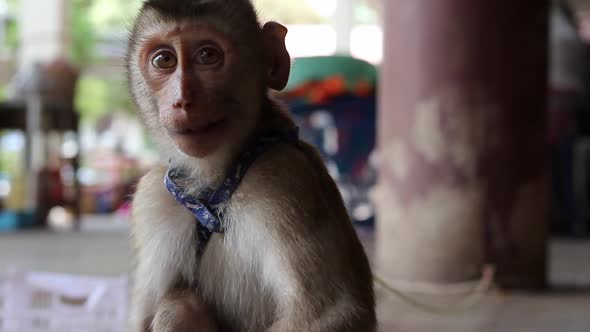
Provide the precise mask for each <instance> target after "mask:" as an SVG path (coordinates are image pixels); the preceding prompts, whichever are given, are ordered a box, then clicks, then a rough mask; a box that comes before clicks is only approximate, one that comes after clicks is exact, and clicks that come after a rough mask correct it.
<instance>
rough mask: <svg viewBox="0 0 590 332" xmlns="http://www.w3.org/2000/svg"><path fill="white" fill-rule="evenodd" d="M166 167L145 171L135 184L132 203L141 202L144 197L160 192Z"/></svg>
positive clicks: (159, 166) (160, 166)
mask: <svg viewBox="0 0 590 332" xmlns="http://www.w3.org/2000/svg"><path fill="white" fill-rule="evenodd" d="M165 176H166V167H165V166H163V165H157V166H154V167H152V168H151V169H150V170H149V171H147V172H146V173H145V174H144V175H143V176H142V177H141V179H140V180H139V182H138V183H137V187H136V190H135V195H134V201H135V200H141V199H142V198H143V197H144V196H145V195H152V194H156V193H158V192H162V191H163V190H162V189H163V188H162V187H163V183H164V177H165Z"/></svg>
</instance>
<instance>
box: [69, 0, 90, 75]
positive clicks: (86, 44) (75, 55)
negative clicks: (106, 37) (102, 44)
mask: <svg viewBox="0 0 590 332" xmlns="http://www.w3.org/2000/svg"><path fill="white" fill-rule="evenodd" d="M70 4H71V8H70V10H71V11H70V15H71V18H70V23H71V25H72V26H71V32H72V49H71V50H70V53H71V57H72V60H73V61H74V63H76V64H77V65H78V66H81V67H83V66H85V65H88V64H89V63H90V62H91V61H93V60H94V56H93V54H94V44H95V42H96V38H95V33H94V28H93V27H92V25H91V23H90V20H89V16H88V9H89V8H90V6H91V5H92V1H89V0H71V2H70Z"/></svg>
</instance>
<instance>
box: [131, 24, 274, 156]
mask: <svg viewBox="0 0 590 332" xmlns="http://www.w3.org/2000/svg"><path fill="white" fill-rule="evenodd" d="M242 47H243V46H242V45H238V44H237V43H236V42H235V41H234V40H232V39H231V38H230V37H229V36H227V35H226V34H224V33H223V32H221V31H219V30H216V29H215V28H214V27H213V26H212V25H211V24H205V23H199V22H190V23H177V24H172V25H163V26H161V29H158V30H157V31H154V32H152V33H151V34H150V35H149V36H148V38H145V39H144V40H143V42H142V44H141V46H140V47H139V52H138V53H137V57H138V61H139V69H140V71H141V74H142V76H143V78H144V79H145V82H146V84H147V86H148V88H149V90H150V93H151V95H152V97H153V99H154V104H155V105H154V106H155V107H156V108H157V112H158V119H159V125H160V126H161V127H162V129H163V130H164V131H165V133H166V134H167V135H168V136H169V137H170V138H171V139H172V140H173V141H174V142H175V144H176V145H177V147H178V148H179V149H180V150H181V151H182V152H184V153H185V154H187V155H189V156H192V157H197V158H203V157H206V156H208V155H210V154H212V153H214V152H215V151H216V150H218V149H219V148H220V147H223V146H224V145H228V144H235V143H236V142H235V141H236V140H241V139H243V138H244V136H246V134H247V132H248V131H251V130H252V127H253V126H254V124H255V122H256V118H257V113H258V112H259V111H260V108H261V104H260V103H261V96H262V93H263V91H264V89H265V87H264V85H263V70H262V68H261V65H262V59H256V56H255V54H254V53H250V52H246V50H243V49H242ZM259 54H261V55H262V54H263V53H262V52H259Z"/></svg>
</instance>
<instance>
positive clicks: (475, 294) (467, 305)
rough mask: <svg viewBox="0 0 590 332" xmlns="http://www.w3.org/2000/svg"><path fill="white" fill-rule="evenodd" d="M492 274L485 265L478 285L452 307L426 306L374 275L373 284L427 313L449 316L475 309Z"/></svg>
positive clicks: (491, 282)
mask: <svg viewBox="0 0 590 332" xmlns="http://www.w3.org/2000/svg"><path fill="white" fill-rule="evenodd" d="M494 273H495V268H494V266H492V265H486V266H484V268H483V271H482V277H481V279H480V280H479V282H478V284H477V285H476V286H475V287H474V288H473V289H472V290H471V291H470V292H469V293H468V294H466V295H465V296H464V297H463V298H462V299H461V300H460V301H459V302H456V303H454V304H452V305H445V306H435V305H430V304H426V303H424V302H421V301H418V300H416V299H413V298H412V297H410V296H409V295H407V294H405V293H404V292H403V291H401V290H399V289H396V288H395V287H393V286H391V285H390V284H389V283H388V282H387V281H385V280H384V279H383V278H382V277H380V276H377V275H374V276H373V278H374V280H375V283H377V284H379V285H381V286H382V287H383V288H384V289H385V290H387V291H388V292H389V293H391V294H393V295H396V296H397V297H399V298H400V299H401V300H403V301H404V302H406V303H408V304H410V305H412V306H414V307H416V308H418V309H420V310H423V311H426V312H429V313H433V314H438V315H451V314H459V313H463V312H466V311H468V310H469V309H471V308H473V307H475V305H477V304H478V303H479V302H480V300H481V299H482V298H483V296H484V295H485V294H486V293H487V292H488V290H489V289H490V288H491V287H492V285H493V283H494Z"/></svg>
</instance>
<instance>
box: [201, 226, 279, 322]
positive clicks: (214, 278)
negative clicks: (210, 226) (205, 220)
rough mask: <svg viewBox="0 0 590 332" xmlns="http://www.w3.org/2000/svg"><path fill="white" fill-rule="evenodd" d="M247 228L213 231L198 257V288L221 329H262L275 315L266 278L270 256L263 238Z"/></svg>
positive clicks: (274, 305) (274, 307)
mask: <svg viewBox="0 0 590 332" xmlns="http://www.w3.org/2000/svg"><path fill="white" fill-rule="evenodd" d="M237 228H239V227H237ZM250 232H251V230H239V229H236V227H230V228H229V229H228V230H227V231H226V232H225V233H224V234H214V235H213V236H212V237H211V238H210V239H209V242H208V244H207V247H206V249H205V250H204V251H203V254H202V256H201V257H200V263H199V269H198V277H197V280H198V284H199V288H200V290H201V292H202V293H203V296H204V297H205V301H206V302H207V303H208V304H209V305H210V306H211V307H212V309H214V310H215V312H216V315H217V318H218V320H219V324H220V326H221V328H222V331H263V330H264V329H266V328H267V327H268V326H270V325H271V324H272V322H273V320H274V317H275V310H276V303H275V301H274V300H273V298H272V297H271V296H270V294H272V291H271V290H270V289H269V288H268V285H267V283H266V282H265V280H266V277H265V274H266V273H268V271H266V272H265V270H268V266H266V267H265V264H266V261H267V260H268V257H269V256H267V255H263V254H262V251H263V250H264V249H263V248H264V246H265V245H264V241H262V240H261V239H260V238H259V236H258V235H256V234H251V233H250Z"/></svg>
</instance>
